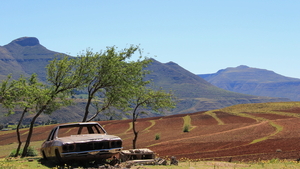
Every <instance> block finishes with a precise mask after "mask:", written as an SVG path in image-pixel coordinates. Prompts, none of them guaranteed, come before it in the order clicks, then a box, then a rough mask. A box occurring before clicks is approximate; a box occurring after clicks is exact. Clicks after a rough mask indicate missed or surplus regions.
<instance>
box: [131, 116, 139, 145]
mask: <svg viewBox="0 0 300 169" xmlns="http://www.w3.org/2000/svg"><path fill="white" fill-rule="evenodd" d="M132 129H133V133H134V138H133V140H132V148H133V149H136V141H137V137H138V134H139V132H138V131H136V129H135V121H134V122H132Z"/></svg>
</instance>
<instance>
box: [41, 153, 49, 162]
mask: <svg viewBox="0 0 300 169" xmlns="http://www.w3.org/2000/svg"><path fill="white" fill-rule="evenodd" d="M42 157H43V160H48V159H47V157H46V155H45V152H44V151H42Z"/></svg>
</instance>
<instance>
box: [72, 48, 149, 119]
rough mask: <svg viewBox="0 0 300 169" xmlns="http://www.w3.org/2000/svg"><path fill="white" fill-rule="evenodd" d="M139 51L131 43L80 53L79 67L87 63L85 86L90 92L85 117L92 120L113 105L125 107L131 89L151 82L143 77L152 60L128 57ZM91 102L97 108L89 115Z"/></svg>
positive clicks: (85, 67)
mask: <svg viewBox="0 0 300 169" xmlns="http://www.w3.org/2000/svg"><path fill="white" fill-rule="evenodd" d="M138 51H139V53H140V54H141V50H140V49H139V47H138V46H130V47H129V48H125V49H123V50H121V51H117V48H116V47H114V46H113V47H107V49H106V50H105V51H104V52H100V53H98V52H96V53H94V52H92V51H91V50H90V49H88V50H86V51H85V52H83V53H82V54H81V55H79V56H78V57H77V58H78V59H76V60H77V62H76V63H77V64H78V67H82V66H79V65H85V66H84V69H85V71H87V72H88V73H86V74H85V76H84V77H85V80H87V83H85V85H84V87H85V88H84V89H85V90H87V92H86V93H88V95H87V103H86V107H85V114H84V117H83V120H82V121H91V120H92V119H94V118H95V117H96V116H97V115H98V114H99V113H100V112H103V111H104V110H106V109H108V108H109V107H111V106H114V107H116V108H125V107H126V106H127V100H128V99H129V98H130V96H131V93H132V91H133V90H136V89H137V88H139V86H141V85H144V84H146V83H148V82H145V81H143V78H144V76H145V74H147V71H145V70H144V68H145V67H146V66H147V64H149V63H150V61H151V60H149V59H144V60H140V59H141V57H142V56H140V59H138V60H137V61H129V59H130V58H131V56H132V55H133V54H134V53H135V52H138ZM76 69H77V68H76ZM91 106H95V107H96V109H97V110H96V112H95V113H94V115H93V116H91V117H90V118H88V115H89V114H90V112H91V111H90V107H91Z"/></svg>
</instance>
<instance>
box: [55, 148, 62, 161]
mask: <svg viewBox="0 0 300 169" xmlns="http://www.w3.org/2000/svg"><path fill="white" fill-rule="evenodd" d="M55 157H56V161H57V163H59V164H61V163H62V162H63V160H62V158H61V156H60V153H59V151H58V149H55Z"/></svg>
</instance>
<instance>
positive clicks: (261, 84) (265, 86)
mask: <svg viewBox="0 0 300 169" xmlns="http://www.w3.org/2000/svg"><path fill="white" fill-rule="evenodd" d="M199 76H200V77H202V78H203V79H205V80H206V81H208V82H209V83H211V84H213V85H215V86H217V87H219V88H222V89H225V90H229V91H233V92H238V93H244V94H250V95H256V96H268V97H281V98H289V99H291V100H293V101H300V79H297V78H290V77H285V76H282V75H279V74H277V73H275V72H273V71H269V70H265V69H258V68H251V67H248V66H244V65H241V66H238V67H234V68H233V67H230V68H226V69H222V70H219V71H218V72H217V73H213V74H200V75H199Z"/></svg>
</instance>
